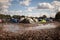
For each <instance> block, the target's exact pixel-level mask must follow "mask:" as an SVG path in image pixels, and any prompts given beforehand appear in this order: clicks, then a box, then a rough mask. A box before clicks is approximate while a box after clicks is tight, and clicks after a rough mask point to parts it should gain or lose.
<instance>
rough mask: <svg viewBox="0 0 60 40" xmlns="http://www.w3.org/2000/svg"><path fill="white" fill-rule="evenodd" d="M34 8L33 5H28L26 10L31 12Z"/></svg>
mask: <svg viewBox="0 0 60 40" xmlns="http://www.w3.org/2000/svg"><path fill="white" fill-rule="evenodd" d="M34 9H35V7H28V8H27V11H29V12H32V11H33V10H34Z"/></svg>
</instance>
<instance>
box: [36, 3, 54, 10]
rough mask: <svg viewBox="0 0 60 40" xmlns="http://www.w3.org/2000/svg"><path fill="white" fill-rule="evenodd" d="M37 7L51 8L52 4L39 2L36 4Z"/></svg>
mask: <svg viewBox="0 0 60 40" xmlns="http://www.w3.org/2000/svg"><path fill="white" fill-rule="evenodd" d="M37 8H38V9H52V8H54V6H52V5H51V4H50V3H39V4H38V6H37Z"/></svg>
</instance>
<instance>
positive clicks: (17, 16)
mask: <svg viewBox="0 0 60 40" xmlns="http://www.w3.org/2000/svg"><path fill="white" fill-rule="evenodd" d="M12 18H16V19H20V16H19V15H13V16H12Z"/></svg>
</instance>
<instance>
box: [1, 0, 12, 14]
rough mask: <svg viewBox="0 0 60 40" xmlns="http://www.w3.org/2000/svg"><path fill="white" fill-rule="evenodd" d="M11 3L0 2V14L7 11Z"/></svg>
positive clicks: (9, 1) (5, 0) (2, 0)
mask: <svg viewBox="0 0 60 40" xmlns="http://www.w3.org/2000/svg"><path fill="white" fill-rule="evenodd" d="M11 1H12V0H0V13H5V11H8V8H9V6H10V5H11ZM1 11H2V12H1Z"/></svg>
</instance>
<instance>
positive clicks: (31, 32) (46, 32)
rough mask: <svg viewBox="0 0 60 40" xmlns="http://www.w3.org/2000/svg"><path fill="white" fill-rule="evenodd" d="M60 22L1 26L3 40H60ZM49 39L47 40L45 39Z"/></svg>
mask: <svg viewBox="0 0 60 40" xmlns="http://www.w3.org/2000/svg"><path fill="white" fill-rule="evenodd" d="M58 25H60V24H59V23H58V22H55V23H48V24H11V23H9V24H7V23H6V24H4V23H3V24H0V30H1V31H0V39H1V40H3V39H4V40H6V39H7V40H16V39H17V40H33V39H34V40H42V39H43V40H45V39H47V38H48V40H55V39H56V40H58V39H59V37H60V34H59V33H60V30H58V29H56V28H57V26H58ZM45 37H47V38H45Z"/></svg>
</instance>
